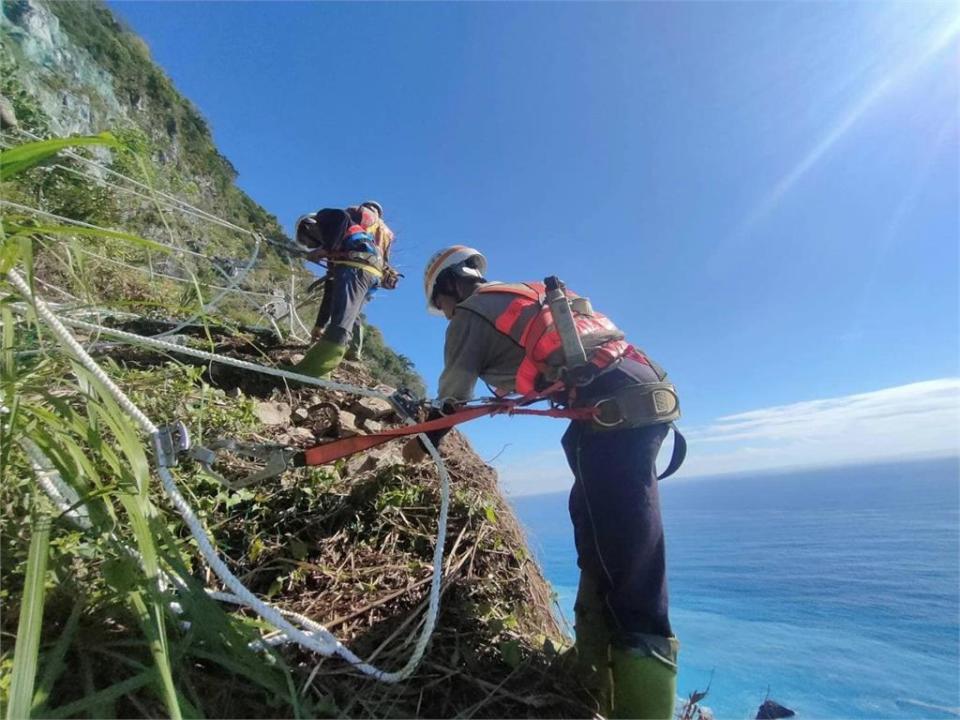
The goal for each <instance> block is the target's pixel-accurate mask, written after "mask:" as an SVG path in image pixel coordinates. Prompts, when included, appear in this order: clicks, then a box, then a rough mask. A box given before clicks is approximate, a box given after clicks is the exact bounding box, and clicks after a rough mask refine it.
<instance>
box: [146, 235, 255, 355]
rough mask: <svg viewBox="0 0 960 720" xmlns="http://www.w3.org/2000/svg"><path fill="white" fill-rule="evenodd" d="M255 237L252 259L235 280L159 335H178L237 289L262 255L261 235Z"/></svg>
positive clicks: (158, 335)
mask: <svg viewBox="0 0 960 720" xmlns="http://www.w3.org/2000/svg"><path fill="white" fill-rule="evenodd" d="M254 238H256V241H255V244H254V246H253V253H252V254H251V255H250V259H249V260H248V261H247V264H246V265H245V266H244V267H243V269H242V270H241V271H240V272H238V273H237V275H236V277H234V278H233V280H231V281H230V283H228V284H227V287H225V288H223V289H222V290H221V291H220V292H219V293H218V294H217V295H216V296H214V298H213V299H212V300H210V302H208V303H206V304H204V305H203V306H202V307H201V308H200V311H199V312H197V313H196V314H194V315H193V316H192V317H190V318H188V319H186V320H184V321H183V322H181V323H179V324H177V325H175V326H174V327H173V328H171V329H170V330H164V331H163V332H162V333H158V334H157V337H165V336H167V335H176V334H177V333H178V332H180V331H181V330H183V329H184V328H185V327H187V326H188V325H192V324H193V323H195V322H196V321H197V320H199V319H200V318H202V317H203V316H204V315H206V314H207V313H210V312H212V311H213V310H214V309H215V308H216V307H217V305H219V304H220V303H221V301H223V299H224V298H225V297H226V296H227V295H229V294H230V293H231V292H234V291H235V290H236V289H237V285H239V284H240V281H241V280H243V279H244V278H245V277H246V276H247V273H248V272H250V270H251V269H252V268H253V266H254V264H255V263H256V262H257V258H258V257H259V256H260V236H259V235H254Z"/></svg>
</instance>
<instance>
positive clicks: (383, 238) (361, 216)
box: [296, 206, 393, 270]
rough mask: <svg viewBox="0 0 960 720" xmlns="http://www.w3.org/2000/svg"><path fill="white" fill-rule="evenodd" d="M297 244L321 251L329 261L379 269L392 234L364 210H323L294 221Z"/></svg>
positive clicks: (381, 222) (371, 214)
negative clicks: (356, 263) (350, 262)
mask: <svg viewBox="0 0 960 720" xmlns="http://www.w3.org/2000/svg"><path fill="white" fill-rule="evenodd" d="M296 238H297V242H298V243H300V244H301V245H304V246H306V247H308V248H310V249H311V250H320V249H322V250H324V251H326V253H327V256H328V257H329V258H330V259H331V260H347V261H354V262H360V263H363V264H365V265H369V266H371V267H373V268H375V269H377V270H382V269H383V266H384V257H385V256H386V254H387V252H388V250H389V248H390V245H391V243H392V242H393V232H392V231H391V230H390V228H389V227H387V224H386V223H385V222H383V220H381V219H380V218H379V217H378V216H377V214H376V213H375V212H373V211H372V210H370V209H368V208H366V207H363V206H358V207H351V208H347V209H346V210H341V209H339V208H325V209H323V210H318V211H317V212H315V213H313V214H312V215H304V216H302V217H301V218H300V219H299V220H298V221H297V229H296Z"/></svg>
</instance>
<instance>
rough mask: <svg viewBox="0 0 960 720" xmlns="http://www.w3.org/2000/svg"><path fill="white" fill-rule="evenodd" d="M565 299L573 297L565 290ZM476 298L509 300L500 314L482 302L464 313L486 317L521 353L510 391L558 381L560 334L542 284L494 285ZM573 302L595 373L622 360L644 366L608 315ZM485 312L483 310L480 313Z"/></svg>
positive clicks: (641, 357)
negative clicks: (489, 296) (507, 297)
mask: <svg viewBox="0 0 960 720" xmlns="http://www.w3.org/2000/svg"><path fill="white" fill-rule="evenodd" d="M566 293H567V297H568V298H570V299H571V300H573V299H575V298H577V295H575V294H574V293H572V292H570V291H569V290H567V291H566ZM477 294H479V295H487V294H501V295H502V294H507V295H512V296H514V298H513V300H512V301H511V302H510V303H509V304H508V305H507V306H506V308H505V309H503V310H502V311H492V312H489V311H491V310H492V308H484V307H483V303H478V304H471V306H470V309H471V310H473V311H475V312H480V313H481V314H484V315H488V312H489V316H488V317H487V319H488V320H489V321H490V322H492V323H493V325H494V326H495V327H496V328H497V330H499V331H500V332H502V333H503V334H504V335H508V336H509V337H510V338H512V339H513V340H514V342H516V343H517V344H518V345H520V347H522V348H523V350H524V357H523V361H522V362H521V363H520V367H519V368H517V375H516V391H517V392H518V393H521V394H523V395H527V394H529V393H532V392H534V391H537V390H542V389H543V388H544V387H545V386H547V385H550V384H552V383H554V382H555V381H557V380H558V379H559V378H560V372H561V370H562V369H563V362H564V357H563V345H562V341H561V339H560V333H559V332H558V331H557V329H556V326H555V325H554V323H553V313H551V312H550V306H549V305H548V304H547V303H546V301H545V300H546V287H545V286H544V284H543V283H538V282H531V283H515V284H505V283H496V284H491V285H486V286H483V287H481V288H479V289H478V290H477ZM577 305H578V303H573V304H572V306H571V309H572V310H573V319H574V323H575V324H576V326H577V332H578V334H579V335H580V340H581V342H582V343H583V349H584V350H585V351H586V354H587V360H588V362H589V363H591V364H592V365H594V366H596V367H597V369H598V370H603V369H604V368H606V367H609V366H610V365H611V364H613V363H614V362H616V361H617V360H619V359H620V358H622V357H626V356H629V357H631V358H632V359H634V360H637V361H639V362H642V363H643V364H645V365H650V362H649V361H648V360H647V358H646V356H645V355H644V354H643V353H642V352H640V351H639V350H637V349H636V348H634V347H633V346H631V345H630V344H629V343H628V342H627V341H626V340H624V338H623V333H622V332H621V331H620V330H619V328H617V326H616V325H614V324H613V323H612V322H611V321H610V319H609V318H608V317H606V316H605V315H602V314H601V313H598V312H593V311H592V310H586V311H584V310H585V309H581V311H579V312H578V308H577ZM485 310H487V311H488V312H484V311H485Z"/></svg>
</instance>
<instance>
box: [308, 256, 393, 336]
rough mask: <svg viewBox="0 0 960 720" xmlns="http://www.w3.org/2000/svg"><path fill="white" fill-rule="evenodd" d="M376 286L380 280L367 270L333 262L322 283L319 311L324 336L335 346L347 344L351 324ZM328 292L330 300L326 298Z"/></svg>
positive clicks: (355, 320) (358, 315)
mask: <svg viewBox="0 0 960 720" xmlns="http://www.w3.org/2000/svg"><path fill="white" fill-rule="evenodd" d="M378 286H379V280H378V279H377V278H376V277H374V276H373V275H371V274H370V273H368V272H364V271H363V270H361V269H360V268H356V267H352V266H350V265H335V266H334V267H333V268H331V269H330V270H329V271H328V281H327V282H326V283H324V291H323V295H324V297H323V300H322V302H321V314H320V317H318V319H317V322H318V324H320V322H321V320H323V321H324V325H325V327H324V325H321V327H324V330H323V337H324V339H325V340H328V341H330V342H332V343H336V344H338V345H347V344H348V343H349V342H350V334H351V333H352V332H353V326H354V324H355V323H356V322H357V319H358V318H359V317H360V311H361V310H363V306H364V304H365V303H366V301H367V300H368V299H369V298H370V296H371V295H372V294H373V291H374V290H375V289H376V288H377V287H378ZM328 293H329V299H328Z"/></svg>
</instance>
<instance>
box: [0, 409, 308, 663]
mask: <svg viewBox="0 0 960 720" xmlns="http://www.w3.org/2000/svg"><path fill="white" fill-rule="evenodd" d="M8 413H9V411H8V410H7V408H6V407H4V406H2V405H0V414H8ZM19 444H20V447H21V448H22V449H23V451H24V453H25V454H26V456H27V460H28V461H29V462H30V467H31V468H32V469H33V472H34V477H35V478H36V480H37V484H38V485H39V486H40V489H41V490H43V491H44V493H46V495H47V497H49V498H50V500H51V501H52V502H53V503H54V505H55V506H56V507H57V509H58V510H59V511H60V513H61V515H62V516H63V517H64V518H66V519H67V520H68V521H69V522H71V523H73V525H74V526H76V527H77V528H79V529H80V530H84V531H89V530H91V529H92V528H93V523H91V522H90V514H89V512H88V511H87V508H86V506H84V505H81V504H78V503H79V501H80V496H79V495H78V494H77V492H76V490H74V489H73V488H72V487H70V485H69V484H67V483H66V482H64V480H63V478H62V477H61V475H60V472H59V471H58V470H57V469H56V467H54V465H53V463H52V462H51V461H50V458H49V457H48V456H47V455H46V453H44V452H43V450H41V449H40V447H39V446H38V445H37V444H36V443H35V442H34V441H33V440H31V439H30V438H28V437H24V438H22V439H21V440H20V441H19ZM109 538H110V540H112V541H113V542H114V543H115V544H116V545H117V547H119V548H120V550H121V551H122V552H123V553H124V554H126V555H128V556H129V557H132V558H133V559H134V560H136V561H137V563H138V564H140V565H143V556H142V555H141V554H140V553H139V552H138V551H137V550H135V549H134V548H132V547H130V546H129V545H128V544H126V543H125V542H123V541H122V540H120V538H118V537H117V536H116V534H115V533H110V534H109ZM159 580H160V589H161V591H163V590H164V589H165V588H166V587H170V586H173V587H176V588H177V590H178V591H180V592H186V591H187V590H189V587H188V585H187V583H186V582H184V581H183V580H182V579H181V578H180V577H179V576H177V575H175V574H172V573H169V572H167V571H166V570H164V569H162V568H161V569H160V577H159ZM205 592H206V593H207V596H208V597H209V598H210V599H212V600H217V601H220V602H227V603H231V604H233V605H243V604H244V602H243V601H242V600H241V599H240V598H238V597H237V596H236V595H231V594H230V593H225V592H222V591H219V590H211V589H209V588H207V589H206V590H205ZM169 607H170V609H171V611H173V612H174V613H175V614H177V615H182V614H183V608H182V606H181V605H180V603H178V602H173V601H171V602H170V603H169ZM280 612H281V613H283V615H284V617H286V618H287V619H289V620H292V621H294V622H296V623H298V624H300V625H302V626H303V627H305V628H307V630H308V634H314V633H318V632H319V631H320V630H322V629H323V628H322V626H320V625H318V624H317V623H316V622H314V621H313V620H310V618H307V617H304V616H303V615H300V614H298V613H295V612H292V611H290V610H283V609H281V610H280ZM182 626H183V627H184V629H189V627H190V623H189V622H184V623H182ZM290 642H292V640H291V639H290V638H289V637H288V636H287V635H286V634H285V633H282V632H280V633H272V634H270V635H269V636H267V637H264V638H263V639H261V640H254V641H253V642H250V643H248V645H249V647H250V649H251V650H265V649H266V648H267V647H276V646H278V645H284V644H287V643H290Z"/></svg>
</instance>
